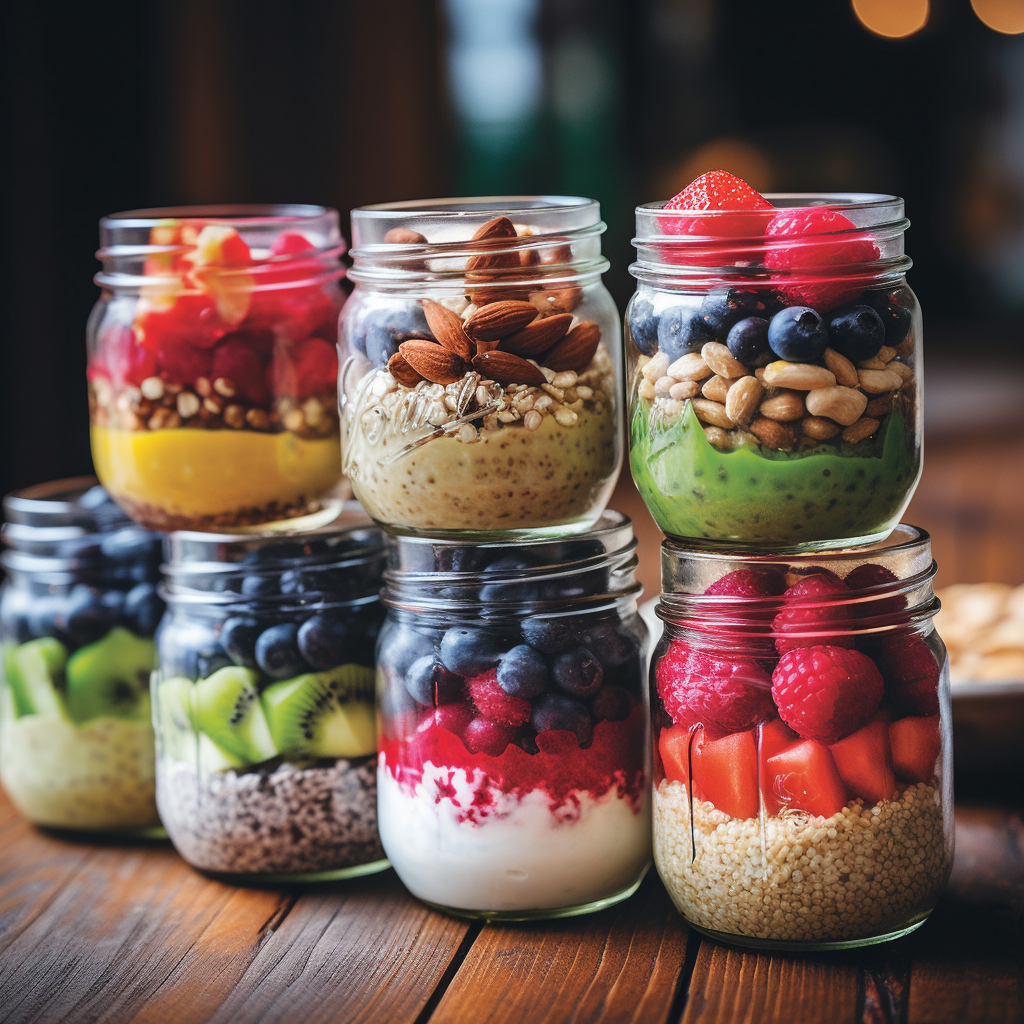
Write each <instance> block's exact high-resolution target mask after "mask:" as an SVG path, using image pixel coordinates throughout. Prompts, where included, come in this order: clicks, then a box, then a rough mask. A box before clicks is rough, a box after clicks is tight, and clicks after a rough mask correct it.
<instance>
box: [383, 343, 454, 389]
mask: <svg viewBox="0 0 1024 1024" xmlns="http://www.w3.org/2000/svg"><path fill="white" fill-rule="evenodd" d="M398 351H399V352H400V353H401V355H403V356H404V357H405V361H406V362H407V363H408V364H409V365H410V366H411V367H412V368H413V369H414V370H415V371H416V372H417V373H418V374H420V376H421V377H423V378H424V379H426V380H429V381H430V382H431V384H454V383H455V382H456V381H457V380H461V379H462V377H463V376H464V375H465V372H466V362H465V360H463V359H462V358H461V357H460V356H458V355H456V353H454V352H451V351H449V350H448V349H446V348H444V346H442V345H439V344H437V343H436V342H433V341H420V340H418V339H416V340H413V341H403V342H402V344H401V345H399V346H398Z"/></svg>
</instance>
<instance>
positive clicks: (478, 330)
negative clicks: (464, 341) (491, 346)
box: [464, 300, 537, 341]
mask: <svg viewBox="0 0 1024 1024" xmlns="http://www.w3.org/2000/svg"><path fill="white" fill-rule="evenodd" d="M536 318H537V308H536V307H535V306H532V305H531V304H530V303H529V302H510V301H507V300H506V301H504V302H491V303H489V304H488V305H486V306H481V307H480V308H479V309H478V310H477V311H476V312H475V313H474V314H473V315H472V316H471V317H469V319H468V320H466V322H465V324H464V327H465V331H466V334H468V335H469V336H470V337H471V338H472V339H473V340H474V341H497V340H498V339H499V338H504V337H505V336H506V335H507V334H513V333H514V332H516V331H518V330H520V329H521V328H523V327H525V326H526V325H527V324H528V323H530V322H531V321H533V320H535V319H536Z"/></svg>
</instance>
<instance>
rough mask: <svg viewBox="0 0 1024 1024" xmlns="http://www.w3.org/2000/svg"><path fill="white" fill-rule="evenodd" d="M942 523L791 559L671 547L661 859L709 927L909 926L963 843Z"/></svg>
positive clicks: (654, 687)
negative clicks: (938, 540) (942, 629)
mask: <svg viewBox="0 0 1024 1024" xmlns="http://www.w3.org/2000/svg"><path fill="white" fill-rule="evenodd" d="M934 575H935V563H934V562H933V561H932V558H931V544H930V541H929V539H928V536H927V534H925V533H924V532H923V531H921V530H918V529H916V528H914V527H912V526H904V525H901V526H899V527H897V528H896V530H895V531H894V532H893V534H892V535H891V536H890V538H889V539H888V540H887V541H885V542H881V543H879V544H876V545H873V546H871V547H866V548H859V549H840V550H834V551H822V552H819V553H818V554H816V555H810V554H805V555H800V556H796V557H791V558H785V559H784V558H780V557H775V556H764V557H756V556H735V557H733V556H728V555H718V554H712V553H709V552H702V551H695V550H693V549H689V550H688V549H685V548H683V547H681V546H679V545H676V544H675V543H673V542H671V541H666V542H665V544H664V546H663V548H662V586H663V593H662V597H661V601H660V604H659V607H658V614H659V615H660V616H661V617H662V618H663V619H664V620H665V632H664V636H663V637H662V639H661V641H660V642H659V644H658V645H657V648H656V649H655V652H654V658H653V661H652V669H651V694H652V717H653V727H654V750H655V754H654V761H655V769H654V773H655V775H654V857H655V863H656V864H657V867H658V872H659V873H660V875H661V878H662V880H663V881H664V883H665V887H666V888H667V889H668V892H669V895H670V896H671V897H672V900H673V902H674V903H675V904H676V906H677V907H678V908H679V910H680V911H681V912H682V913H683V915H684V916H685V917H686V919H687V921H688V922H689V923H690V924H692V925H693V926H694V927H696V928H698V929H699V930H701V931H703V932H706V933H708V934H710V935H712V936H713V937H715V938H719V939H722V940H724V941H728V942H733V943H738V944H741V945H749V946H760V947H765V948H780V949H827V948H842V947H852V946H860V945H867V944H871V943H875V942H883V941H887V940H889V939H893V938H897V937H899V936H901V935H905V934H907V933H908V932H911V931H913V930H914V929H915V928H917V927H919V926H920V925H921V924H922V923H923V922H924V920H925V919H926V918H927V917H928V915H929V913H930V912H931V910H932V908H933V907H934V905H935V902H936V899H937V898H938V895H939V893H940V891H941V890H942V888H943V886H944V884H945V882H946V879H947V877H948V875H949V870H950V866H951V864H952V858H953V792H952V781H953V776H952V750H951V734H950V701H949V671H948V661H947V658H946V651H945V647H944V646H943V644H942V641H941V640H940V639H939V637H938V635H937V634H936V633H935V630H934V627H933V625H932V617H933V616H934V614H935V612H936V611H937V609H938V601H937V600H936V598H935V597H934V595H933V593H932V579H933V577H934Z"/></svg>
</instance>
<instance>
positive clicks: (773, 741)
mask: <svg viewBox="0 0 1024 1024" xmlns="http://www.w3.org/2000/svg"><path fill="white" fill-rule="evenodd" d="M757 742H758V765H759V766H760V778H761V796H762V797H763V798H764V807H765V810H766V811H767V812H768V813H769V814H778V813H779V811H780V810H781V809H782V804H781V803H779V799H778V797H777V796H776V795H775V793H774V791H773V790H772V787H771V784H770V779H771V776H770V773H769V771H768V758H770V757H775V755H776V754H781V753H782V752H783V751H784V750H788V749H789V748H790V747H792V746H795V745H796V744H797V743H800V742H801V741H800V737H799V736H797V734H796V733H795V732H793V730H792V729H790V727H789V726H788V725H786V723H785V722H783V721H782V719H781V718H773V719H772V720H771V721H770V722H764V723H763V724H762V725H761V728H760V733H759V735H758V741H757Z"/></svg>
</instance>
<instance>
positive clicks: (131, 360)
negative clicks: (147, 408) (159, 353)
mask: <svg viewBox="0 0 1024 1024" xmlns="http://www.w3.org/2000/svg"><path fill="white" fill-rule="evenodd" d="M100 356H101V359H102V361H103V363H104V365H105V366H106V368H107V371H108V372H109V374H110V377H111V379H112V380H113V381H114V383H115V384H120V383H125V384H134V385H135V387H138V386H139V385H140V384H141V383H142V382H143V381H144V380H145V379H146V378H147V377H152V376H153V375H154V374H155V373H156V366H157V362H156V357H155V356H154V355H153V353H152V352H150V351H148V350H147V349H145V348H143V347H142V346H141V345H140V344H139V343H138V341H137V339H136V337H135V332H134V331H133V330H132V329H131V328H130V327H127V326H125V325H124V324H114V325H113V326H112V327H111V328H109V330H107V331H106V332H105V333H104V335H103V338H102V341H101V342H100Z"/></svg>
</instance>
